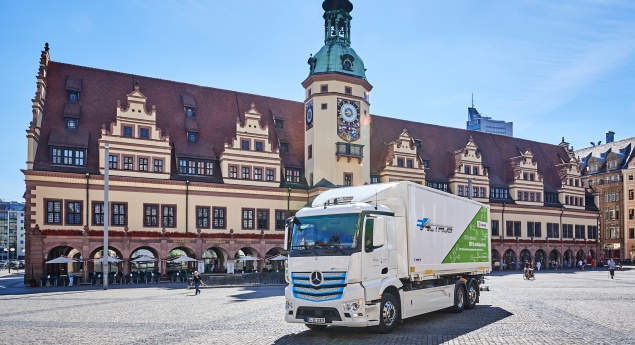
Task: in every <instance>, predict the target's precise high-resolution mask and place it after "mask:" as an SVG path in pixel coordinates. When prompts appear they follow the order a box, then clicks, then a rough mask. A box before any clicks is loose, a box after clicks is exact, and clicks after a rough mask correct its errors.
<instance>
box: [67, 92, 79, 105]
mask: <svg viewBox="0 0 635 345" xmlns="http://www.w3.org/2000/svg"><path fill="white" fill-rule="evenodd" d="M67 100H68V101H69V102H73V103H74V102H79V92H77V91H68V97H67Z"/></svg>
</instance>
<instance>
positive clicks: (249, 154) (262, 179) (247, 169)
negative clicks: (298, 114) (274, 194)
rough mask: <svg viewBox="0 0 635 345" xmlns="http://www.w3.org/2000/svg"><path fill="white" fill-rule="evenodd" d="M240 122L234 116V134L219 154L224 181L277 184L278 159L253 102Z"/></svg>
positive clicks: (278, 180) (278, 181)
mask: <svg viewBox="0 0 635 345" xmlns="http://www.w3.org/2000/svg"><path fill="white" fill-rule="evenodd" d="M244 115H245V120H244V122H243V123H241V122H240V119H236V136H235V137H234V138H230V139H229V140H227V141H225V145H224V151H223V153H222V154H221V156H220V165H221V171H222V173H223V180H224V182H225V183H227V184H245V185H254V184H255V185H262V186H269V187H276V186H279V185H280V171H281V162H282V161H281V159H280V154H279V151H278V149H277V148H276V147H274V145H272V142H271V140H270V138H269V127H268V126H266V125H265V126H262V125H261V123H262V114H261V113H260V112H259V111H258V110H257V109H256V104H255V103H253V102H252V103H251V107H250V108H249V110H247V112H245V114H244Z"/></svg>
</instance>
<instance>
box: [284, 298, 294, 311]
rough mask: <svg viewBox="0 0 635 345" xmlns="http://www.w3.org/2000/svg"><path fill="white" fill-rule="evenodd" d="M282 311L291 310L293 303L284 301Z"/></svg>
mask: <svg viewBox="0 0 635 345" xmlns="http://www.w3.org/2000/svg"><path fill="white" fill-rule="evenodd" d="M284 309H285V310H293V301H291V300H288V299H287V300H285V302H284Z"/></svg>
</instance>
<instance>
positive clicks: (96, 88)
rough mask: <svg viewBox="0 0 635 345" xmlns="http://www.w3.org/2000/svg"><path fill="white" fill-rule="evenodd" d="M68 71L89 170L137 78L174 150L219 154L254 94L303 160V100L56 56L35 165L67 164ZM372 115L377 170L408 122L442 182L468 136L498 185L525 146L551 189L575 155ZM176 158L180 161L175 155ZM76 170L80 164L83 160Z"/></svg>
mask: <svg viewBox="0 0 635 345" xmlns="http://www.w3.org/2000/svg"><path fill="white" fill-rule="evenodd" d="M67 78H73V79H76V80H81V93H80V102H81V119H80V120H79V128H78V130H77V132H78V133H85V135H86V136H87V137H88V154H87V156H88V158H87V168H86V171H90V172H98V170H99V169H98V166H99V164H98V159H99V154H98V145H97V140H98V139H99V138H100V136H101V126H102V124H105V125H106V128H109V125H110V123H112V122H115V118H116V107H117V100H121V101H122V103H124V104H123V105H124V107H125V102H126V95H127V94H128V93H130V92H131V91H132V90H133V89H134V84H135V81H138V82H139V87H140V91H141V92H142V93H143V94H144V95H145V96H146V97H147V103H146V108H147V110H150V109H151V107H152V105H156V111H157V126H158V127H159V128H160V129H161V130H162V134H163V135H165V134H166V132H169V133H170V141H171V143H172V145H173V148H174V150H173V153H174V154H175V155H176V157H207V158H209V159H216V158H217V157H220V155H221V154H222V152H223V147H224V144H225V142H226V141H229V140H230V139H231V138H233V137H234V136H235V135H236V120H237V119H239V120H240V121H241V123H242V122H244V113H245V112H247V111H248V110H249V109H250V108H251V102H254V103H255V107H256V109H257V110H258V111H259V112H260V113H261V114H262V118H261V125H263V126H264V125H266V126H268V128H269V138H270V140H272V142H273V146H274V148H278V140H280V141H283V142H287V143H288V144H289V152H288V153H282V154H281V155H280V157H281V159H282V162H283V164H284V165H285V166H287V167H299V168H303V167H304V132H305V129H304V104H303V103H302V102H296V101H289V100H283V99H278V98H272V97H266V96H260V95H253V94H247V93H241V92H236V91H228V90H222V89H216V88H211V87H205V86H197V85H192V84H185V83H180V82H174V81H167V80H162V79H156V78H149V77H143V76H136V75H133V74H126V73H119V72H112V71H106V70H100V69H95V68H89V67H81V66H75V65H69V64H63V63H59V62H53V61H51V62H50V64H49V67H48V77H47V100H46V103H45V109H44V114H45V115H44V117H43V120H42V132H41V133H42V134H41V139H40V145H39V148H38V152H37V155H36V160H35V164H34V168H35V169H36V170H67V169H66V168H60V167H55V168H54V169H52V168H51V166H50V164H49V159H50V157H49V146H48V143H49V135H50V133H51V132H52V131H53V132H54V133H58V132H60V133H62V134H55V137H54V138H53V141H54V142H56V141H57V140H58V139H59V138H63V137H64V135H66V134H64V132H68V130H65V129H64V128H65V121H64V117H63V114H64V109H65V108H64V107H65V102H66V97H67V91H66V82H67ZM182 95H187V96H182ZM190 96H191V99H190ZM184 98H187V99H186V101H187V102H188V103H190V102H191V103H193V104H195V105H196V116H195V118H194V119H195V121H196V123H195V126H196V128H197V130H198V133H199V139H198V142H197V143H189V142H188V141H187V135H186V127H187V126H194V124H192V123H191V121H189V120H188V121H186V119H185V114H184V109H183V101H184ZM274 117H275V118H276V119H281V120H283V121H284V128H283V129H276V128H275V126H274V122H273V119H274ZM372 119H373V120H372V123H371V144H370V151H371V155H370V156H371V157H370V164H371V174H378V173H379V171H381V170H382V169H383V167H384V166H385V159H386V155H387V147H386V144H387V143H389V142H391V141H394V140H396V139H397V138H399V135H400V134H401V132H402V131H403V129H404V128H405V129H407V130H408V132H409V133H410V134H411V135H412V136H413V137H414V138H415V139H420V140H421V142H422V147H421V148H420V149H419V155H420V156H421V157H423V158H424V159H427V160H429V167H430V169H428V170H427V171H426V178H427V179H428V180H433V181H439V182H443V181H447V180H448V178H449V177H451V175H452V174H453V171H454V154H453V152H454V151H456V150H459V149H462V148H464V147H465V145H466V144H467V142H468V141H469V139H470V136H472V137H473V139H474V142H475V143H476V145H477V146H478V148H479V150H481V153H482V157H483V165H484V166H486V167H489V168H490V170H489V171H490V173H489V178H490V184H491V185H492V186H500V187H504V186H507V185H508V183H509V181H510V179H511V177H512V175H511V164H510V163H509V159H510V158H512V157H517V156H519V155H520V152H519V151H523V152H524V151H525V150H526V149H528V148H529V149H531V151H532V152H533V153H534V159H535V161H536V162H537V163H538V172H539V173H540V174H542V175H543V178H544V182H545V190H546V191H555V190H556V189H557V188H558V187H559V186H560V181H559V179H558V176H557V173H556V170H555V169H554V168H553V167H554V166H555V165H557V164H560V163H561V162H560V158H562V159H563V160H564V161H565V162H568V161H569V158H568V155H567V152H566V151H565V149H564V148H562V147H560V146H556V145H550V144H544V143H538V142H534V141H529V140H524V139H519V138H513V137H507V136H500V135H494V134H487V133H481V132H475V131H468V130H463V129H458V128H449V127H442V126H436V125H430V124H425V123H417V122H412V121H406V120H400V119H394V118H388V117H382V116H377V115H373V117H372ZM88 133H90V135H88ZM172 165H173V166H174V165H175V161H173V162H172ZM71 170H72V171H78V169H77V168H73V169H71ZM173 171H174V172H176V171H177V170H176V169H173ZM173 177H175V178H178V177H176V176H173Z"/></svg>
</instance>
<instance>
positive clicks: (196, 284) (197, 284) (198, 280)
mask: <svg viewBox="0 0 635 345" xmlns="http://www.w3.org/2000/svg"><path fill="white" fill-rule="evenodd" d="M192 281H194V288H195V289H196V290H195V291H194V296H196V295H198V294H200V293H201V290H199V287H200V286H201V277H200V276H199V275H198V271H194V277H192Z"/></svg>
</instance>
